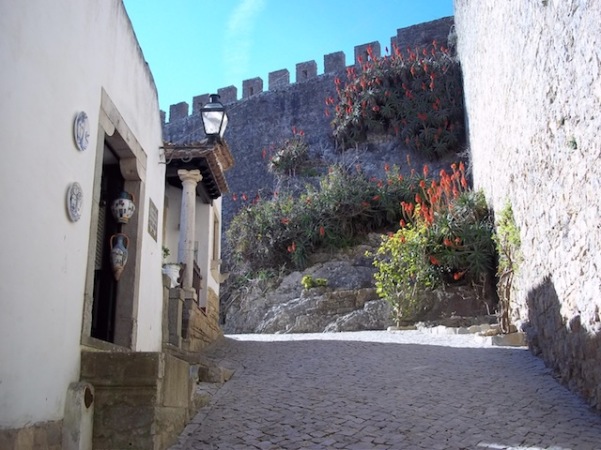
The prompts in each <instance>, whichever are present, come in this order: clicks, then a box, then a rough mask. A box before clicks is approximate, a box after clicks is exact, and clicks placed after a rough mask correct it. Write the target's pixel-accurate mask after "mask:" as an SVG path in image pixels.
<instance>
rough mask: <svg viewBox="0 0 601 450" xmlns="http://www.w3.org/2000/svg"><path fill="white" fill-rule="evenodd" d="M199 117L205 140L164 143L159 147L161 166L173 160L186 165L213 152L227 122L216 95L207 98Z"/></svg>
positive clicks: (223, 108) (222, 107)
mask: <svg viewBox="0 0 601 450" xmlns="http://www.w3.org/2000/svg"><path fill="white" fill-rule="evenodd" d="M200 117H201V119H202V128H203V131H204V134H205V136H206V137H207V138H206V140H202V141H200V142H197V143H193V144H171V143H165V144H164V145H163V147H161V148H162V149H163V150H164V158H165V160H164V161H161V164H170V163H171V161H172V160H173V159H178V160H181V161H182V162H184V163H187V162H190V161H192V159H194V158H200V157H203V156H206V155H207V154H209V153H211V152H212V151H213V150H215V146H216V144H218V143H219V141H221V140H222V139H223V134H224V133H225V129H226V127H227V122H228V118H227V114H226V113H225V106H223V104H222V103H221V102H220V101H219V95H218V94H211V95H210V96H209V103H207V104H206V105H204V106H203V107H202V108H200Z"/></svg>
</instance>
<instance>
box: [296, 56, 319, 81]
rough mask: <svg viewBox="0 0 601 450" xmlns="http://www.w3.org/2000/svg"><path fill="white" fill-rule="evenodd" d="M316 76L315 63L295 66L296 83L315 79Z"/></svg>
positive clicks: (310, 62)
mask: <svg viewBox="0 0 601 450" xmlns="http://www.w3.org/2000/svg"><path fill="white" fill-rule="evenodd" d="M316 76H317V63H316V62H315V61H307V62H302V63H298V64H297V65H296V82H297V83H301V82H303V81H306V80H309V79H311V78H315V77H316Z"/></svg>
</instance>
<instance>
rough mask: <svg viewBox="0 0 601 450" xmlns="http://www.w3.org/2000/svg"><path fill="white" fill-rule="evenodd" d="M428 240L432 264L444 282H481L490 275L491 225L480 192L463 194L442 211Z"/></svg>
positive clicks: (491, 263) (429, 230)
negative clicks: (433, 263) (462, 280)
mask: <svg viewBox="0 0 601 450" xmlns="http://www.w3.org/2000/svg"><path fill="white" fill-rule="evenodd" d="M428 237H429V243H430V244H429V253H430V255H431V260H432V261H434V262H435V263H436V267H437V270H438V272H439V273H440V275H441V277H442V279H443V280H444V281H445V282H447V283H452V282H455V281H459V280H461V279H463V278H468V279H470V280H473V281H477V282H482V281H483V279H484V277H486V276H487V275H488V274H490V273H491V272H492V271H493V269H494V258H495V248H494V243H493V224H492V219H491V216H490V213H489V211H488V207H487V205H486V199H485V198H484V194H483V193H482V192H481V191H478V192H474V191H466V192H462V193H460V194H459V195H458V197H457V198H456V199H455V200H453V202H452V203H451V204H449V205H448V206H447V207H445V208H441V210H440V211H438V213H437V214H436V215H435V219H434V222H433V223H432V226H431V227H429V229H428Z"/></svg>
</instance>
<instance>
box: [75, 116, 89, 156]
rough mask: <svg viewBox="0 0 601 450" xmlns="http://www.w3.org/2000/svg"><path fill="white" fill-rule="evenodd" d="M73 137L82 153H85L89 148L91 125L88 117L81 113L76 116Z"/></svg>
mask: <svg viewBox="0 0 601 450" xmlns="http://www.w3.org/2000/svg"><path fill="white" fill-rule="evenodd" d="M73 137H74V139H75V145H76V146H77V148H78V149H79V150H80V151H82V152H83V151H84V150H85V149H86V148H88V143H89V142H90V124H89V122H88V115H87V114H86V113H85V112H83V111H81V112H79V113H78V114H77V116H75V121H74V122H73Z"/></svg>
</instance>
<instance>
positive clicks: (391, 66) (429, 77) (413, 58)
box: [326, 41, 464, 159]
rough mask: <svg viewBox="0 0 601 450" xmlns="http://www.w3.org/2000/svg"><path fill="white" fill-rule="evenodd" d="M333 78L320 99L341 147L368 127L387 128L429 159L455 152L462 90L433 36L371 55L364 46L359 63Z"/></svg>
mask: <svg viewBox="0 0 601 450" xmlns="http://www.w3.org/2000/svg"><path fill="white" fill-rule="evenodd" d="M346 78H347V79H346V81H343V80H341V79H340V78H336V79H335V87H336V97H337V98H334V97H329V98H327V99H326V106H327V108H326V115H327V116H333V120H332V127H333V134H334V137H335V139H336V142H337V144H338V146H339V147H340V148H342V149H346V148H349V147H352V146H354V145H355V144H356V143H358V142H362V141H363V140H365V139H366V137H367V134H368V133H369V132H372V133H391V134H394V135H396V136H398V137H399V139H400V140H401V141H402V142H404V143H405V145H406V146H407V147H408V148H410V149H412V150H416V151H418V152H421V153H423V154H426V155H427V156H428V157H430V158H432V159H434V158H438V157H441V156H443V155H446V154H449V153H451V152H455V151H456V150H457V149H458V147H459V145H460V142H461V140H462V139H463V127H462V124H463V121H464V118H463V91H462V80H461V70H460V66H459V62H458V61H457V60H456V59H454V58H453V57H452V56H451V55H450V52H449V51H448V50H447V49H446V48H444V47H441V46H440V45H439V44H438V43H437V42H436V41H434V42H433V43H432V45H431V46H429V47H424V48H422V49H415V50H412V49H409V48H408V49H407V52H406V53H403V52H402V51H401V50H400V49H398V48H393V52H392V54H391V55H387V56H384V57H377V56H376V55H375V54H374V52H373V51H372V49H371V48H368V60H367V61H365V62H363V61H362V62H361V65H360V68H359V69H355V68H354V67H349V68H348V69H347V77H346Z"/></svg>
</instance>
